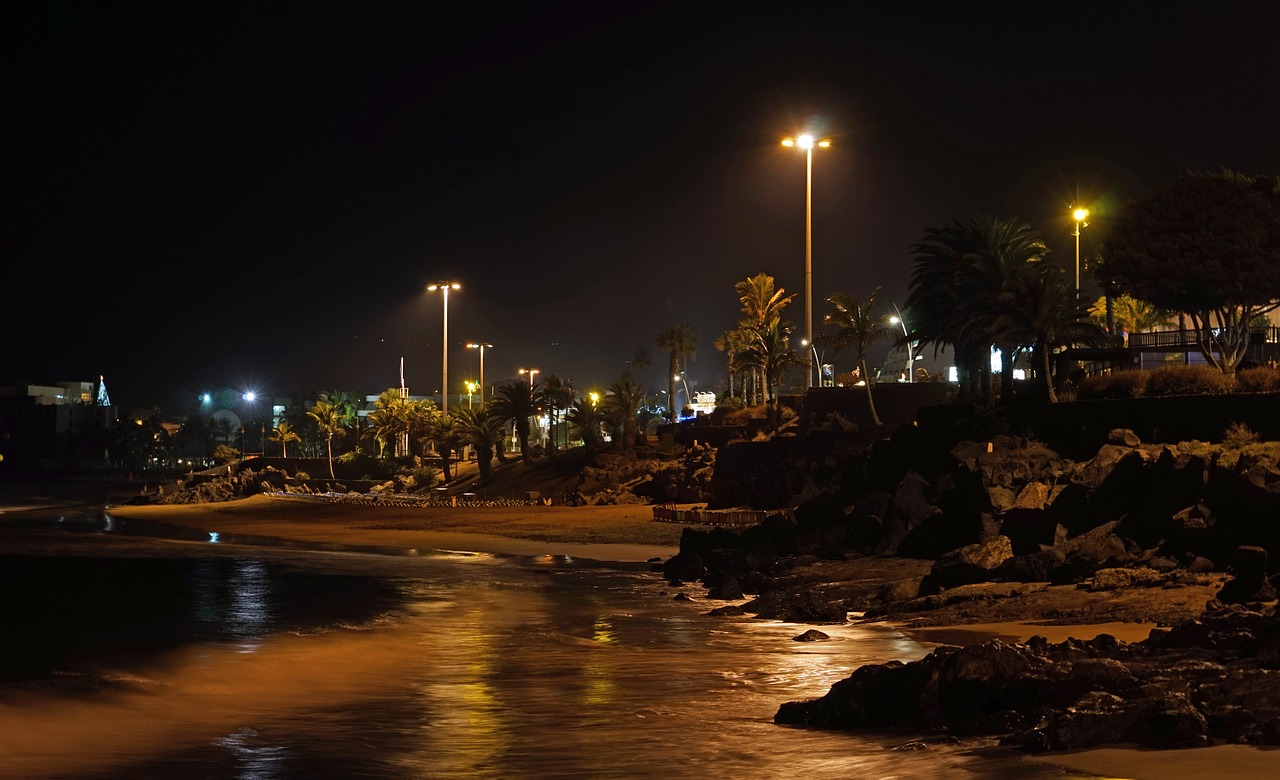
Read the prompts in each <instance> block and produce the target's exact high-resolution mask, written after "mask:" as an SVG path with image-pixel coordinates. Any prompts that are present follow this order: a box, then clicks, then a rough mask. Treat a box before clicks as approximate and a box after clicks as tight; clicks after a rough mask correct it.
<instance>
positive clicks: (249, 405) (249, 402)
mask: <svg viewBox="0 0 1280 780" xmlns="http://www.w3.org/2000/svg"><path fill="white" fill-rule="evenodd" d="M240 398H241V399H243V400H244V402H245V409H246V410H248V411H252V409H253V402H254V401H256V400H258V394H257V393H255V392H253V391H252V390H250V391H248V392H247V393H245V394H244V395H242V396H240ZM248 427H249V418H248V417H247V416H246V417H245V419H243V420H241V421H240V460H244V456H245V455H246V454H247V453H246V452H245V448H246V447H248V444H246V443H245V431H246V430H247V429H248Z"/></svg>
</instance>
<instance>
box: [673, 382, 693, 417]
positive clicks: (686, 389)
mask: <svg viewBox="0 0 1280 780" xmlns="http://www.w3.org/2000/svg"><path fill="white" fill-rule="evenodd" d="M672 378H673V379H678V380H679V381H680V383H681V384H683V385H684V405H685V406H693V396H691V395H689V383H688V382H686V381H685V379H684V374H683V373H679V374H676V375H675V376H674V377H672ZM671 405H672V406H675V399H674V398H672V399H671ZM679 415H680V413H679V412H676V416H677V417H679Z"/></svg>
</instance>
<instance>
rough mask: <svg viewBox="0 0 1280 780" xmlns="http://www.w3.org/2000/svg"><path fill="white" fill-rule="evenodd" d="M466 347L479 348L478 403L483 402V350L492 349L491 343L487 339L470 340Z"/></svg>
mask: <svg viewBox="0 0 1280 780" xmlns="http://www.w3.org/2000/svg"><path fill="white" fill-rule="evenodd" d="M467 349H478V350H480V403H482V404H483V403H484V351H485V350H486V349H493V345H492V344H490V343H488V342H487V341H472V342H470V343H468V344H467Z"/></svg>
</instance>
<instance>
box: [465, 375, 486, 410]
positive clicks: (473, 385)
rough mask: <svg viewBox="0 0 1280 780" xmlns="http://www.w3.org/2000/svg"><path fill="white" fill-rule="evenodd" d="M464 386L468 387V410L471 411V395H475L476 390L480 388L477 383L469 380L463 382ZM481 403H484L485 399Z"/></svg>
mask: <svg viewBox="0 0 1280 780" xmlns="http://www.w3.org/2000/svg"><path fill="white" fill-rule="evenodd" d="M463 384H464V385H466V386H467V408H468V409H470V408H471V395H472V393H474V392H475V391H476V388H477V387H479V385H477V384H476V383H475V382H472V381H471V380H470V379H468V380H467V381H465V382H463ZM480 403H484V400H483V399H481V401H480Z"/></svg>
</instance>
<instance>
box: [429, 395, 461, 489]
mask: <svg viewBox="0 0 1280 780" xmlns="http://www.w3.org/2000/svg"><path fill="white" fill-rule="evenodd" d="M425 438H426V439H429V440H430V441H433V442H435V445H436V452H438V453H440V466H441V470H442V471H443V472H444V481H445V482H448V481H449V480H451V479H453V473H452V472H451V471H450V470H449V466H450V465H451V464H452V463H453V454H454V453H455V452H457V451H459V450H460V449H462V428H461V427H460V426H459V425H458V420H457V417H456V416H455V415H454V413H453V412H449V413H447V414H437V415H435V417H434V418H433V419H432V425H431V428H430V430H429V431H428V432H427V434H426V436H425Z"/></svg>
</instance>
